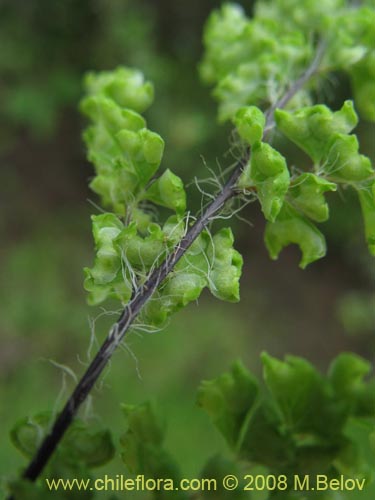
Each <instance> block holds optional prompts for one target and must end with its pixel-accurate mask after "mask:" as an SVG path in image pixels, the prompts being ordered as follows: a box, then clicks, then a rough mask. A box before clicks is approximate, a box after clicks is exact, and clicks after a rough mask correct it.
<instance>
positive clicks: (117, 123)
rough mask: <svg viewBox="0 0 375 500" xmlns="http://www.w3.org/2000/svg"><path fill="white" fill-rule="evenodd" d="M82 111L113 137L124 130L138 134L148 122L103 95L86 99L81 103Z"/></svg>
mask: <svg viewBox="0 0 375 500" xmlns="http://www.w3.org/2000/svg"><path fill="white" fill-rule="evenodd" d="M80 110H81V112H82V113H83V114H85V115H86V116H88V117H89V118H90V119H91V120H92V121H93V122H96V123H100V124H101V125H102V126H103V127H104V128H105V129H106V130H107V131H108V132H109V133H110V134H113V135H114V134H116V133H117V132H119V131H120V130H122V129H126V130H131V131H133V132H137V131H138V130H140V129H142V128H145V126H146V121H145V119H144V118H143V117H142V116H141V115H140V114H138V113H136V112H135V111H132V110H131V109H124V108H121V107H119V106H118V105H117V104H116V103H115V102H114V101H113V100H112V99H109V98H108V97H105V96H103V95H91V96H89V97H86V98H84V99H83V100H82V101H81V103H80Z"/></svg>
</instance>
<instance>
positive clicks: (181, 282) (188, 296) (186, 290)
mask: <svg viewBox="0 0 375 500" xmlns="http://www.w3.org/2000/svg"><path fill="white" fill-rule="evenodd" d="M206 285H207V280H206V279H205V278H204V277H203V276H200V275H199V274H196V273H184V272H180V273H177V274H175V275H174V274H173V273H172V275H171V276H170V278H169V279H168V281H167V284H166V286H165V287H164V288H163V291H162V302H163V307H165V308H167V310H168V312H174V311H178V310H179V309H181V308H182V307H185V306H186V305H187V304H189V302H192V301H194V300H197V299H198V298H199V296H200V294H201V292H202V290H203V288H204V287H205V286H206Z"/></svg>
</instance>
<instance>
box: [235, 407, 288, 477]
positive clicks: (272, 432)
mask: <svg viewBox="0 0 375 500" xmlns="http://www.w3.org/2000/svg"><path fill="white" fill-rule="evenodd" d="M293 453H294V447H293V442H292V439H291V436H290V434H288V433H285V432H284V430H283V429H282V424H281V420H280V416H279V415H278V413H277V411H276V410H275V408H274V405H273V404H272V403H270V402H269V401H267V400H263V401H262V402H261V403H259V404H258V405H257V406H255V407H254V408H253V410H252V411H251V412H250V413H249V415H248V416H247V418H246V421H245V423H244V426H243V429H242V438H241V443H240V448H239V456H240V458H242V459H243V460H246V461H248V462H252V463H258V464H261V465H264V466H266V467H270V468H274V469H276V470H277V471H280V470H281V471H283V465H284V464H286V463H288V462H291V461H292V460H293ZM283 472H284V471H283Z"/></svg>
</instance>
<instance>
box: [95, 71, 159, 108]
mask: <svg viewBox="0 0 375 500" xmlns="http://www.w3.org/2000/svg"><path fill="white" fill-rule="evenodd" d="M85 87H86V90H87V92H88V93H89V94H94V95H95V94H102V95H105V96H107V97H109V98H111V99H113V101H114V102H116V103H117V104H118V105H119V106H122V107H124V108H129V109H132V110H134V111H137V112H138V113H142V112H143V111H145V110H146V109H147V108H148V107H149V106H150V105H151V103H152V101H153V98H154V89H153V86H152V84H151V83H150V82H145V81H144V77H143V74H142V73H141V72H140V71H138V70H135V69H131V68H125V67H119V68H117V69H116V70H114V71H102V72H101V73H88V74H87V76H86V79H85Z"/></svg>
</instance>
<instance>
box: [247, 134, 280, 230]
mask: <svg viewBox="0 0 375 500" xmlns="http://www.w3.org/2000/svg"><path fill="white" fill-rule="evenodd" d="M289 181H290V176H289V170H288V167H287V165H286V161H285V158H284V157H283V156H282V155H281V154H280V153H279V152H278V151H276V149H274V148H273V147H272V146H270V145H269V144H267V143H265V142H262V143H256V144H255V145H254V146H253V148H252V152H251V157H250V163H249V164H248V165H247V166H246V167H245V169H244V172H243V173H242V175H241V177H240V179H239V181H238V186H239V187H240V188H244V189H246V188H248V187H251V186H255V188H256V190H257V193H258V196H259V201H260V203H261V205H262V211H263V213H264V216H265V217H266V219H267V220H270V221H271V222H272V221H274V220H275V219H276V217H277V215H278V213H279V212H280V210H281V207H282V205H283V202H284V197H285V194H286V193H287V191H288V188H289Z"/></svg>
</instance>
